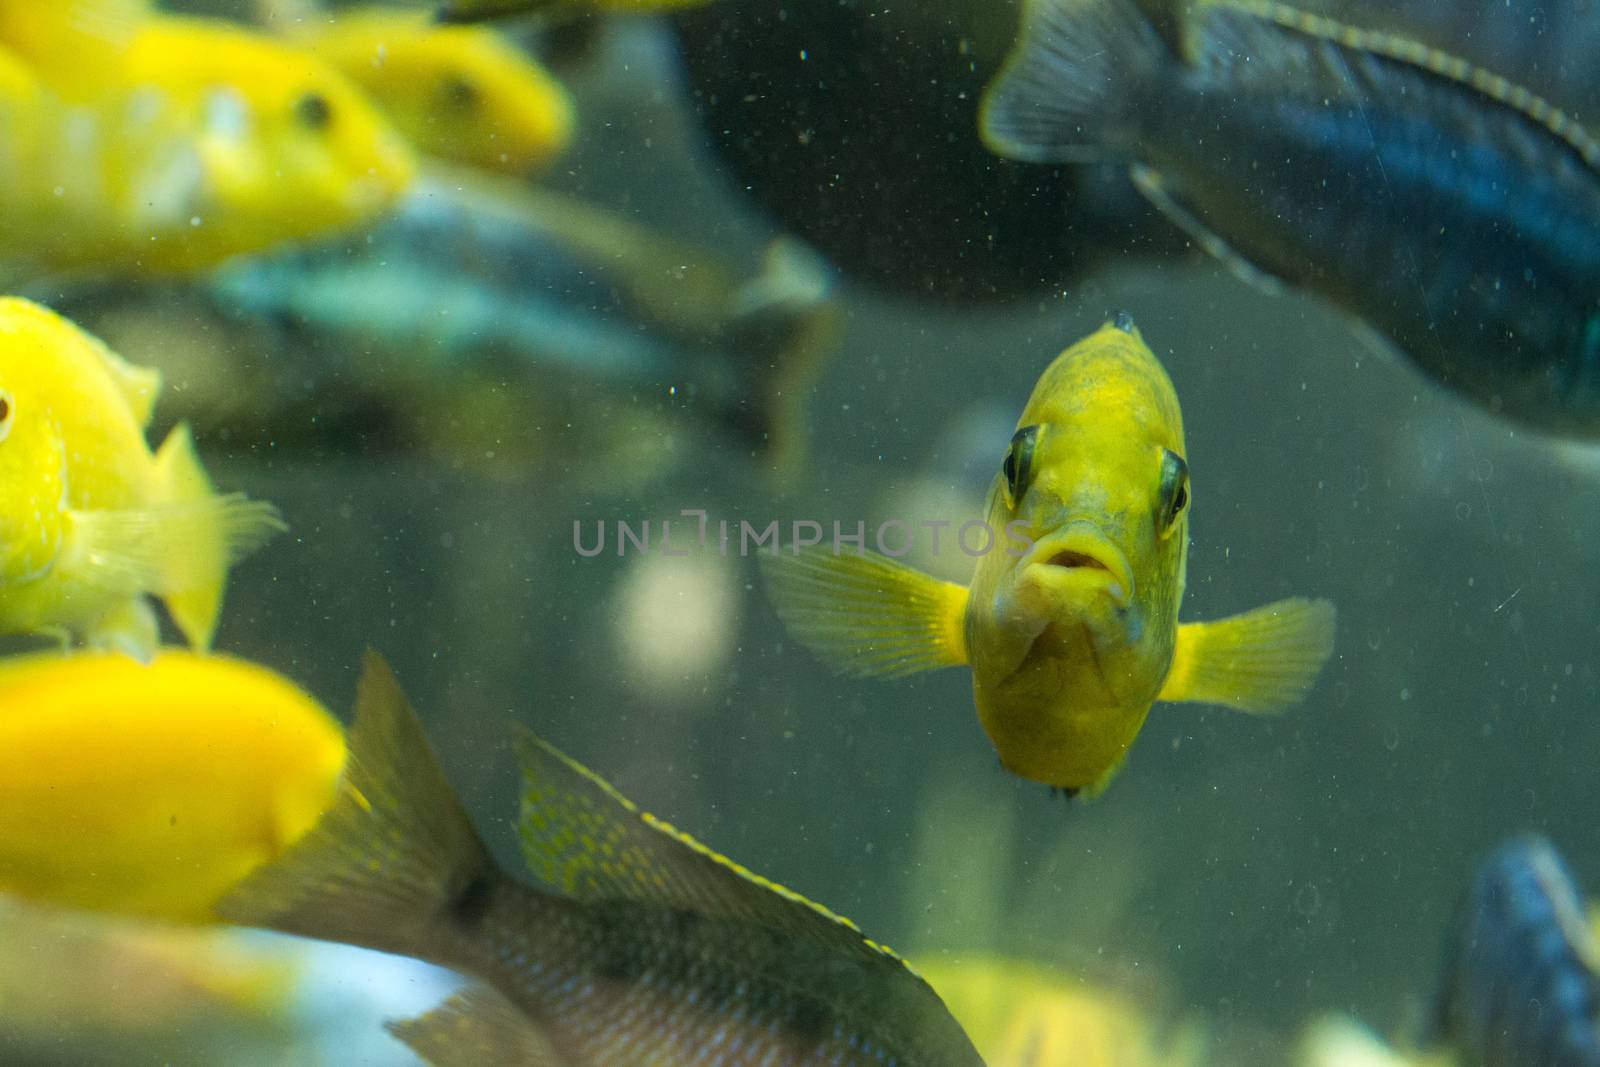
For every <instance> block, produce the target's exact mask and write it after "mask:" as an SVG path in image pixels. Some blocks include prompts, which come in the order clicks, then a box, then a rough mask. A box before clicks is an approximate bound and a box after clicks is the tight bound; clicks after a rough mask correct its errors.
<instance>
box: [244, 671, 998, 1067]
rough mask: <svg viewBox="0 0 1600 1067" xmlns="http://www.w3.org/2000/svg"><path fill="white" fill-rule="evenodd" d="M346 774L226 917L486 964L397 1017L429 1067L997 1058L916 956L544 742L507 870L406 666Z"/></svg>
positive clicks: (373, 675)
mask: <svg viewBox="0 0 1600 1067" xmlns="http://www.w3.org/2000/svg"><path fill="white" fill-rule="evenodd" d="M349 744H350V758H349V771H347V774H346V777H344V784H342V787H341V790H339V798H338V800H336V803H334V805H333V806H331V808H330V809H328V813H326V814H325V816H323V819H322V822H320V824H318V825H317V829H315V830H312V832H310V833H309V835H307V837H306V838H302V841H301V843H299V845H298V846H296V848H294V849H291V851H290V853H288V854H285V856H283V857H282V859H280V861H278V862H275V864H272V865H269V867H262V869H259V870H258V872H256V873H253V875H251V877H250V878H246V880H245V881H243V883H242V885H240V886H238V888H237V889H234V891H232V893H230V894H229V896H227V897H226V899H224V901H222V902H221V905H219V913H221V915H224V917H226V918H230V920H234V921H242V923H250V925H262V926H269V928H274V929H280V931H285V933H294V934H302V936H310V937H322V939H330V941H344V942H349V944H357V945H365V947H373V949H381V950H386V952H397V953H403V955H414V957H419V958H424V960H429V961H434V963H442V965H445V966H451V968H456V969H459V971H462V973H466V974H470V976H474V977H475V979H478V982H480V984H477V985H474V987H470V989H469V990H467V992H464V993H461V995H458V997H456V998H453V1000H451V1001H446V1005H445V1006H442V1008H440V1009H438V1011H435V1013H432V1014H429V1016H424V1017H422V1019H418V1021H411V1022H403V1024H397V1025H395V1027H394V1029H395V1032H397V1033H398V1035H400V1037H402V1038H405V1040H406V1041H410V1043H411V1045H413V1046H414V1048H418V1051H419V1053H422V1056H424V1057H427V1059H429V1061H430V1062H438V1064H445V1062H472V1064H507V1062H526V1064H563V1065H565V1067H589V1065H594V1067H600V1065H605V1067H635V1065H637V1067H645V1065H646V1064H648V1065H658V1064H706V1065H707V1067H709V1065H710V1064H750V1065H754V1064H816V1065H819V1067H821V1065H822V1064H840V1065H851V1064H859V1065H862V1067H864V1065H867V1064H885V1062H894V1064H904V1065H907V1067H917V1065H922V1064H962V1065H968V1067H979V1064H981V1061H979V1059H978V1054H976V1051H973V1048H971V1043H970V1041H968V1040H966V1037H965V1033H962V1029H960V1027H958V1025H957V1024H955V1021H954V1019H950V1016H949V1013H947V1011H946V1009H944V1006H942V1003H941V1001H939V998H938V997H936V995H934V993H933V990H931V989H928V985H926V984H925V982H923V981H922V979H920V977H917V976H915V974H914V973H912V971H910V969H909V968H907V966H906V965H904V961H901V960H899V958H898V957H894V955H893V953H891V952H888V950H886V949H883V947H880V945H877V944H874V942H870V941H867V939H866V937H864V936H862V934H861V933H859V931H858V929H856V928H854V926H853V925H851V923H850V921H846V920H843V918H838V917H835V915H832V913H830V912H827V910H824V909H821V907H818V905H814V904H811V902H808V901H805V899H803V897H798V896H797V894H794V893H790V891H789V889H784V888H781V886H776V885H773V883H770V881H765V880H763V878H760V877H757V875H752V873H750V872H747V870H744V869H742V867H738V865H734V864H733V862H730V861H726V859H723V857H722V856H717V854H715V853H712V851H710V849H709V848H706V846H704V845H699V843H698V841H694V840H693V838H690V837H688V835H685V833H682V832H678V830H675V829H672V827H670V825H667V824H666V822H662V821H659V819H656V817H653V816H650V814H646V813H642V811H640V809H638V808H635V806H634V805H632V803H630V801H627V800H626V798H622V797H621V795H619V793H616V790H613V789H611V787H610V785H606V784H605V782H603V781H600V779H598V777H595V776H594V774H592V773H589V771H587V769H584V768H582V766H579V765H578V763H574V761H571V760H568V758H566V757H563V755H562V753H560V752H557V750H555V749H552V747H550V745H547V744H544V742H541V741H538V739H534V737H533V736H531V734H530V736H525V737H523V739H522V744H520V745H518V747H520V755H522V761H523V792H522V821H520V830H522V843H523V853H525V856H526V859H528V864H530V867H531V870H533V872H534V875H538V877H539V881H541V883H542V888H534V886H531V885H525V883H522V881H517V880H512V878H510V877H509V875H507V873H506V872H502V870H501V869H499V867H496V865H494V862H493V861H491V859H490V856H488V853H486V851H485V848H483V845H482V841H480V840H478V837H477V833H475V830H474V829H472V825H470V822H469V821H467V816H466V813H464V811H462V808H461V803H459V800H458V798H456V797H454V793H453V792H451V789H450V785H448V782H446V781H445V777H443V773H442V771H440V769H438V765H437V761H435V760H434V755H432V752H430V750H429V747H427V739H426V737H424V734H422V728H421V723H418V720H416V713H414V712H413V710H411V709H410V707H408V705H406V704H405V697H403V694H402V693H400V689H398V685H397V683H395V680H394V677H392V675H390V673H389V670H387V667H384V665H382V662H381V661H378V659H376V657H371V659H370V662H368V667H366V672H365V675H363V681H362V686H360V693H358V697H357V712H355V723H354V726H352V729H350V734H349Z"/></svg>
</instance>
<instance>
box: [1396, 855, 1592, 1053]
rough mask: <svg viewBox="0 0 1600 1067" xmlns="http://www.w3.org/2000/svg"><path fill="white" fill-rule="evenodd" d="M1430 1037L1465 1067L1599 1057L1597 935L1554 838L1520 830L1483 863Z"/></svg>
mask: <svg viewBox="0 0 1600 1067" xmlns="http://www.w3.org/2000/svg"><path fill="white" fill-rule="evenodd" d="M1427 1037H1428V1038H1429V1039H1430V1040H1431V1041H1432V1043H1434V1044H1437V1045H1439V1046H1442V1047H1443V1048H1446V1049H1448V1050H1449V1051H1451V1052H1453V1053H1454V1054H1455V1057H1456V1060H1457V1062H1458V1063H1459V1064H1460V1067H1585V1065H1589V1064H1596V1063H1600V942H1597V941H1596V938H1595V934H1594V932H1593V931H1592V930H1591V929H1590V924H1589V917H1588V915H1587V913H1586V912H1585V909H1584V902H1583V897H1582V895H1581V894H1580V893H1579V891H1578V888H1577V885H1576V883H1575V882H1574V880H1573V878H1572V872H1571V871H1569V870H1568V869H1567V865H1566V863H1565V862H1563V861H1562V859H1561V856H1560V854H1559V853H1557V852H1556V850H1555V847H1554V846H1553V845H1551V844H1550V842H1549V841H1547V840H1545V839H1544V838H1542V837H1534V836H1529V837H1521V838H1514V839H1512V840H1510V841H1507V842H1506V843H1505V844H1503V845H1501V846H1500V847H1499V848H1498V849H1496V850H1495V851H1494V852H1493V853H1492V854H1491V855H1490V856H1489V857H1488V858H1487V859H1486V860H1485V861H1484V862H1483V864H1482V865H1481V866H1480V867H1479V868H1478V871H1477V874H1476V875H1475V876H1474V878H1473V880H1472V884H1471V887H1470V888H1469V889H1468V891H1467V893H1466V895H1465V897H1464V898H1463V900H1462V902H1461V905H1460V907H1459V908H1458V909H1457V915H1456V921H1455V924H1454V927H1453V929H1452V930H1451V932H1450V937H1449V940H1448V942H1447V943H1446V948H1445V959H1444V967H1443V977H1442V979H1441V981H1440V985H1439V992H1438V997H1437V1000H1436V1002H1435V1011H1434V1016H1433V1020H1432V1027H1431V1032H1430V1033H1429V1034H1428V1035H1427Z"/></svg>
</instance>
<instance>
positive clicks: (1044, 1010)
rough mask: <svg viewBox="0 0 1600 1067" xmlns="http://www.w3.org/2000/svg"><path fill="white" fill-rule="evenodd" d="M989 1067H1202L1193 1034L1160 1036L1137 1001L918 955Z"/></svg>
mask: <svg viewBox="0 0 1600 1067" xmlns="http://www.w3.org/2000/svg"><path fill="white" fill-rule="evenodd" d="M913 962H914V964H915V966H916V968H917V970H918V971H920V972H921V974H922V976H923V977H924V978H926V979H927V981H928V984H929V985H931V986H933V988H934V989H935V990H936V991H937V992H938V994H939V995H940V996H941V997H943V998H944V1002H945V1004H946V1005H948V1006H949V1008H950V1013H951V1014H952V1015H954V1016H955V1017H956V1021H957V1022H959V1023H960V1024H961V1025H962V1027H964V1028H965V1029H966V1031H967V1034H968V1036H970V1037H971V1038H972V1043H973V1044H974V1045H976V1046H977V1049H978V1052H979V1053H981V1054H982V1056H983V1062H984V1063H985V1064H987V1065H988V1067H1200V1065H1201V1064H1203V1063H1205V1062H1206V1059H1205V1052H1204V1035H1203V1034H1202V1033H1201V1032H1200V1031H1199V1029H1198V1028H1195V1027H1183V1028H1178V1029H1177V1030H1176V1031H1175V1032H1174V1033H1172V1034H1169V1035H1161V1034H1159V1033H1158V1031H1157V1029H1156V1027H1155V1026H1154V1024H1153V1023H1152V1022H1151V1020H1150V1018H1149V1016H1148V1013H1147V1012H1146V1011H1145V1010H1144V1009H1143V1007H1141V1006H1140V1005H1138V1004H1137V1003H1136V1002H1135V1001H1134V1000H1133V999H1132V998H1130V997H1127V996H1123V995H1120V994H1118V993H1116V992H1113V991H1110V990H1107V989H1101V988H1098V987H1096V986H1094V985H1093V984H1091V983H1089V982H1085V981H1081V980H1075V979H1073V978H1071V977H1070V976H1068V975H1065V974H1062V973H1060V972H1058V971H1055V970H1052V969H1051V968H1048V967H1044V966H1042V965H1040V964H1037V963H1032V962H1029V961H1026V960H1017V959H1007V958H1004V957H999V956H957V957H951V958H934V957H925V956H919V957H917V958H916V959H915V960H914V961H913Z"/></svg>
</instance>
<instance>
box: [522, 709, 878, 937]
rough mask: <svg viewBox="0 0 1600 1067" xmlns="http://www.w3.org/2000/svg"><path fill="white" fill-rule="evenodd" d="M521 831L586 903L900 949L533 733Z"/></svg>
mask: <svg viewBox="0 0 1600 1067" xmlns="http://www.w3.org/2000/svg"><path fill="white" fill-rule="evenodd" d="M517 753H518V758H519V761H520V763H521V766H522V813H521V819H520V824H519V833H520V836H521V839H522V853H523V857H524V859H525V860H526V862H527V864H528V868H529V869H530V870H531V871H532V872H533V873H534V874H535V875H537V876H538V877H539V878H540V879H541V880H543V881H544V882H545V883H546V884H548V885H550V886H551V887H553V888H555V889H558V890H560V891H562V892H563V893H566V894H567V895H568V896H571V897H573V898H574V899H576V900H579V901H585V902H590V903H593V902H597V901H603V900H631V901H640V902H650V903H654V904H659V905H662V906H664V907H668V908H673V909H677V910H681V911H687V912H693V913H696V914H700V915H706V916H712V917H717V918H723V919H730V920H735V921H740V922H749V923H752V924H755V925H758V926H764V927H767V928H769V929H775V930H781V931H783V932H784V933H786V934H789V935H791V936H794V937H797V938H800V939H803V940H806V941H809V942H811V943H812V944H815V945H819V946H822V947H825V948H827V949H829V950H830V951H835V952H845V953H848V954H851V955H855V956H857V957H858V958H859V957H889V958H893V959H896V960H898V959H899V957H898V956H896V955H895V954H894V953H893V952H891V951H890V950H889V949H888V948H886V947H884V946H883V945H879V944H877V943H876V942H873V941H869V940H867V938H866V937H865V936H864V935H863V934H862V933H861V931H860V929H858V928H857V927H856V925H855V924H854V923H852V922H851V921H850V920H849V919H846V918H844V917H843V916H841V915H835V914H834V913H833V912H831V911H829V910H828V909H827V908H825V907H823V906H822V905H820V904H816V903H813V902H812V901H810V900H807V899H806V898H805V897H803V896H801V895H800V894H798V893H796V892H794V891H793V890H790V889H786V888H784V887H783V886H781V885H779V884H777V883H776V882H771V881H768V880H767V879H765V878H763V877H761V876H760V875H758V874H755V873H754V872H752V871H749V870H746V869H745V868H744V867H741V866H739V865H738V864H737V863H734V862H733V861H732V860H730V859H728V858H727V857H725V856H722V855H720V854H718V853H717V852H715V851H713V850H712V849H710V848H708V847H706V846H705V845H702V844H701V843H700V842H699V841H696V840H695V839H694V838H693V837H690V836H689V835H688V834H686V833H684V832H683V831H681V830H678V829H676V828H675V827H673V826H672V825H671V824H669V823H667V822H665V821H664V820H661V819H658V818H656V817H655V816H654V815H651V814H650V813H649V812H647V811H641V810H640V809H639V808H638V806H636V805H635V804H634V803H633V802H632V801H630V800H629V799H628V798H627V797H625V796H623V795H622V794H621V793H619V792H617V791H616V789H614V788H613V787H612V786H611V785H610V783H608V782H606V781H605V780H604V779H602V778H601V777H600V776H599V775H597V774H595V773H594V772H593V771H591V770H589V769H588V768H587V767H584V766H583V765H582V764H580V763H578V762H577V761H576V760H573V759H571V758H570V757H568V756H566V755H565V754H563V753H562V752H561V751H560V750H558V749H556V748H555V747H554V746H552V745H550V744H549V743H547V742H545V741H543V740H541V739H540V738H538V737H537V736H535V735H534V734H533V733H531V732H527V731H524V732H522V734H521V735H520V736H519V737H518V740H517Z"/></svg>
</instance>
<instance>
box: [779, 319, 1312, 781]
mask: <svg viewBox="0 0 1600 1067" xmlns="http://www.w3.org/2000/svg"><path fill="white" fill-rule="evenodd" d="M1184 457H1185V449H1184V443H1183V416H1182V414H1181V413H1180V411H1179V407H1178V398H1177V394H1176V393H1175V392H1174V390H1173V388H1172V383H1171V381H1170V380H1169V379H1168V378H1167V374H1166V371H1165V370H1163V369H1162V367H1161V364H1160V363H1159V362H1157V360H1156V358H1155V355H1154V354H1153V353H1152V352H1151V351H1150V349H1149V347H1148V346H1147V345H1146V344H1145V343H1144V340H1143V338H1142V337H1141V336H1140V335H1139V332H1138V330H1137V329H1136V328H1135V327H1134V325H1133V322H1132V320H1131V319H1130V318H1128V317H1127V316H1125V315H1124V316H1118V319H1117V321H1116V322H1115V323H1108V324H1107V325H1106V326H1104V327H1102V328H1101V329H1100V330H1099V331H1097V332H1096V333H1094V334H1092V335H1090V336H1089V337H1087V338H1085V339H1084V340H1082V341H1080V342H1078V343H1077V344H1075V345H1073V346H1072V347H1071V348H1069V349H1067V350H1066V351H1065V352H1063V353H1062V354H1061V355H1060V356H1059V357H1058V358H1057V359H1056V361H1055V362H1054V363H1052V364H1051V365H1050V367H1049V368H1048V369H1046V371H1045V372H1044V375H1043V376H1042V377H1041V378H1040V379H1039V382H1038V384H1037V385H1035V386H1034V390H1033V395H1032V397H1030V398H1029V400H1028V405H1027V407H1026V408H1025V409H1024V410H1023V413H1022V418H1021V419H1020V420H1019V421H1018V424H1017V432H1016V434H1015V435H1014V436H1013V437H1012V439H1011V446H1010V449H1009V451H1008V452H1007V455H1006V458H1005V463H1004V465H1003V468H1002V470H1001V473H1000V474H998V475H997V476H996V478H995V481H994V485H993V487H992V489H991V490H990V493H989V502H988V506H987V509H986V510H987V523H988V527H989V529H990V530H991V531H993V539H992V543H991V546H990V550H989V551H987V552H984V553H983V554H981V555H980V556H979V559H978V564H977V569H976V572H975V573H974V575H973V578H972V582H971V585H970V586H969V587H963V586H960V585H955V584H953V583H950V582H943V581H939V580H937V579H934V578H931V577H929V576H928V575H925V574H922V573H920V572H918V571H915V570H912V569H911V568H909V567H907V566H905V565H903V564H900V563H898V562H895V561H894V560H892V559H888V558H886V557H883V556H879V555H875V554H871V553H866V554H856V555H852V554H835V553H834V552H833V551H832V549H831V548H830V547H821V548H818V549H812V550H807V551H804V552H800V553H799V554H784V555H774V556H763V557H762V561H761V562H762V564H763V566H764V569H765V571H766V575H767V581H768V585H769V587H770V589H771V592H772V596H773V600H774V602H775V604H776V607H777V609H778V613H779V615H780V616H781V617H782V618H783V620H784V622H785V623H786V624H787V626H788V628H789V630H790V632H791V633H793V634H794V635H795V637H796V638H797V639H799V640H800V641H801V642H802V643H803V644H805V645H807V646H808V647H810V648H811V649H812V650H813V651H814V652H816V653H817V654H818V655H819V656H820V657H822V658H823V659H824V660H826V661H828V662H829V663H831V664H832V665H834V666H836V667H837V668H839V669H840V670H842V671H843V672H845V673H849V674H856V675H897V674H909V673H912V672H915V671H921V670H927V669H929V668H933V667H944V666H955V665H959V664H966V665H970V666H971V668H972V677H973V693H974V696H975V698H976V702H977V707H978V717H979V720H980V721H981V722H982V724H983V728H984V731H985V732H986V733H987V734H988V735H989V739H990V740H991V741H992V742H993V743H994V746H995V748H996V750H997V751H998V752H999V755H1000V762H1001V763H1002V764H1004V766H1005V767H1006V769H1007V770H1010V771H1011V772H1012V773H1014V774H1018V775H1021V776H1022V777H1024V778H1029V779H1032V780H1033V781H1036V782H1043V783H1044V784H1046V785H1050V786H1053V787H1056V788H1059V789H1062V790H1065V791H1067V792H1069V793H1073V792H1078V791H1082V790H1087V791H1089V792H1090V793H1091V794H1092V793H1097V792H1099V791H1100V790H1101V789H1103V788H1104V787H1105V786H1106V784H1107V783H1108V782H1109V780H1110V779H1111V777H1112V775H1113V774H1114V773H1115V771H1116V769H1117V768H1118V767H1119V766H1120V765H1121V763H1122V761H1123V759H1124V757H1125V756H1126V755H1127V752H1128V749H1129V747H1130V746H1131V745H1132V744H1133V739H1134V738H1135V737H1136V736H1137V735H1138V733H1139V729H1140V727H1141V726H1143V725H1144V720H1145V716H1146V715H1147V714H1149V711H1150V706H1151V704H1152V703H1153V702H1154V701H1156V700H1167V701H1198V702H1204V703H1210V704H1222V705H1226V706H1228V707H1233V708H1238V709H1240V710H1243V711H1250V712H1273V711H1278V710H1281V709H1283V708H1286V707H1289V706H1290V705H1292V704H1294V703H1295V702H1296V701H1298V700H1299V699H1300V698H1301V697H1302V696H1304V694H1305V693H1306V691H1307V690H1308V689H1309V688H1310V687H1311V685H1312V683H1313V682H1314V681H1315V680H1316V677H1317V674H1318V672H1319V671H1321V669H1322V665H1323V663H1325V662H1326V661H1327V659H1328V656H1329V655H1330V654H1331V652H1332V650H1333V631H1334V609H1333V605H1332V604H1331V603H1329V602H1327V601H1325V600H1304V599H1292V600H1284V601H1279V602H1277V603H1274V604H1269V605H1266V606H1265V607H1261V608H1257V609H1255V610H1254V611H1250V612H1247V613H1245V614H1243V615H1239V616H1235V617H1233V618H1230V619H1224V620H1220V621H1217V622H1209V623H1186V624H1180V623H1179V622H1178V605H1179V602H1180V601H1181V599H1182V597H1183V584H1184V573H1185V564H1186V560H1187V555H1188V547H1189V468H1188V463H1187V461H1186V460H1185V458H1184Z"/></svg>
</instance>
